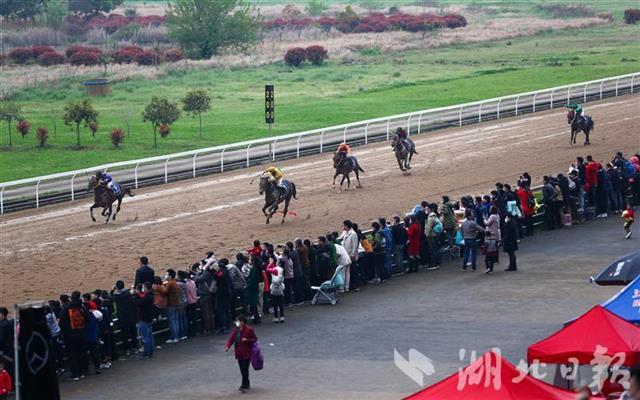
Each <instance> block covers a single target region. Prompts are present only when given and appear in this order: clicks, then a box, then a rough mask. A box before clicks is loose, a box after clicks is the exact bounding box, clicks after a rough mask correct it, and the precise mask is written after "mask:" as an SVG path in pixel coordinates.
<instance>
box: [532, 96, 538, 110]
mask: <svg viewBox="0 0 640 400" xmlns="http://www.w3.org/2000/svg"><path fill="white" fill-rule="evenodd" d="M536 97H538V92H536V93H535V94H534V95H533V112H536Z"/></svg>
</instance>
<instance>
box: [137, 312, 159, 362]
mask: <svg viewBox="0 0 640 400" xmlns="http://www.w3.org/2000/svg"><path fill="white" fill-rule="evenodd" d="M138 334H139V335H140V337H141V338H142V348H143V352H142V355H143V356H146V357H151V356H152V355H153V349H154V347H155V343H154V340H153V328H152V323H151V322H144V321H138Z"/></svg>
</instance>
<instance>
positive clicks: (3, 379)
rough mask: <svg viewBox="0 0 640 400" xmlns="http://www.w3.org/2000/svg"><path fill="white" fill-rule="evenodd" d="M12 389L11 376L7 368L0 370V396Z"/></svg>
mask: <svg viewBox="0 0 640 400" xmlns="http://www.w3.org/2000/svg"><path fill="white" fill-rule="evenodd" d="M12 390H13V383H11V376H9V373H8V372H7V371H6V370H4V371H2V372H0V396H3V395H6V394H8V393H9V392H10V391H12Z"/></svg>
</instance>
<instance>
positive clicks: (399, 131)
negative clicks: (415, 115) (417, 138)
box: [396, 128, 407, 140]
mask: <svg viewBox="0 0 640 400" xmlns="http://www.w3.org/2000/svg"><path fill="white" fill-rule="evenodd" d="M396 135H398V138H399V139H401V140H406V139H407V131H405V130H404V129H402V128H398V129H396Z"/></svg>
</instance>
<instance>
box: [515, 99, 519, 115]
mask: <svg viewBox="0 0 640 400" xmlns="http://www.w3.org/2000/svg"><path fill="white" fill-rule="evenodd" d="M519 101H520V96H518V97H516V115H518V102H519Z"/></svg>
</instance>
